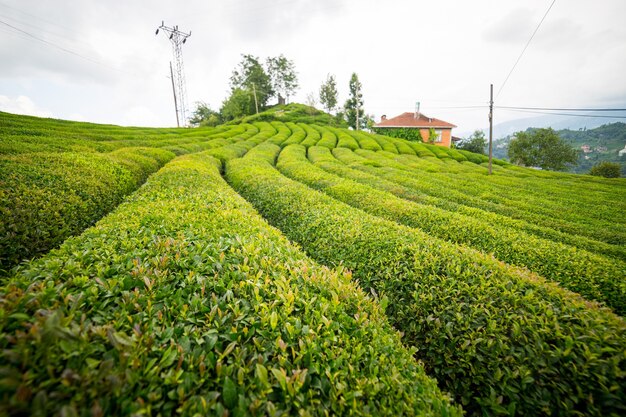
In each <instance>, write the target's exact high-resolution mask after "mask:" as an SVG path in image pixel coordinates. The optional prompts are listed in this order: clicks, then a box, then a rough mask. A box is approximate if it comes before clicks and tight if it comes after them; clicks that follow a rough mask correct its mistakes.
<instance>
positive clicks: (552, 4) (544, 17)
mask: <svg viewBox="0 0 626 417" xmlns="http://www.w3.org/2000/svg"><path fill="white" fill-rule="evenodd" d="M554 3H556V0H552V3H551V4H550V7H548V10H546V13H545V14H544V15H543V17H542V18H541V21H540V22H539V24H538V25H537V27H536V28H535V31H534V32H533V34H532V35H531V36H530V39H528V42H526V46H524V49H522V53H521V54H519V57H517V61H515V64H513V68H511V71H509V75H507V76H506V78H505V80H504V82H503V83H502V86H501V87H500V89H499V90H498V94H496V99H497V98H498V97H499V96H500V93H501V92H502V90H503V89H504V86H505V85H506V82H507V81H509V77H511V74H513V71H514V70H515V67H517V64H518V63H519V61H520V59H522V56H523V55H524V52H526V49H528V45H530V42H531V41H532V40H533V38H534V37H535V34H536V33H537V31H538V30H539V28H540V27H541V24H542V23H543V21H544V20H545V19H546V16H548V13H549V12H550V10H551V9H552V6H554Z"/></svg>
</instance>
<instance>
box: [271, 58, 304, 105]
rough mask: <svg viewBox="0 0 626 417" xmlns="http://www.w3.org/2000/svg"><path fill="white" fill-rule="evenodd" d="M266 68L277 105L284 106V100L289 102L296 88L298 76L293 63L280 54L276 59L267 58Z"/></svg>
mask: <svg viewBox="0 0 626 417" xmlns="http://www.w3.org/2000/svg"><path fill="white" fill-rule="evenodd" d="M266 66H267V74H268V75H269V78H270V83H271V85H272V90H273V91H274V93H275V94H276V96H277V99H278V104H285V100H286V102H289V96H291V95H293V93H295V91H296V89H297V88H298V74H297V72H296V67H295V65H294V63H293V61H290V60H288V59H287V58H285V57H284V56H283V54H280V55H279V56H278V57H270V58H267V60H266Z"/></svg>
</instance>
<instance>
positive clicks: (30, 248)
mask: <svg viewBox="0 0 626 417" xmlns="http://www.w3.org/2000/svg"><path fill="white" fill-rule="evenodd" d="M5 116H6V117H5ZM0 118H1V119H0V121H1V123H0V142H1V143H0V197H1V198H0V275H4V274H6V273H7V271H8V270H9V269H11V268H12V267H13V266H15V265H16V264H18V263H19V262H20V261H22V260H25V259H30V258H32V257H35V256H39V255H41V254H43V253H46V252H48V251H49V250H50V249H51V248H54V247H57V246H59V245H60V244H61V243H62V242H63V241H64V240H65V239H66V238H68V237H69V236H72V235H75V234H77V233H79V232H81V231H82V230H84V229H85V228H87V227H89V226H91V225H93V224H94V223H95V222H96V221H97V220H98V219H100V218H101V217H102V216H103V215H105V214H106V213H107V212H109V211H110V210H111V209H113V208H114V207H115V206H116V205H118V204H119V203H120V202H121V201H122V199H123V198H124V196H126V195H128V194H129V193H130V192H132V191H134V190H136V189H137V188H138V187H139V186H140V185H141V184H142V183H143V182H145V180H146V179H147V177H148V176H149V175H150V174H151V173H153V172H155V171H156V170H158V169H159V168H160V167H161V166H163V165H164V164H165V163H166V162H168V161H169V160H171V159H172V158H173V157H174V156H175V154H185V153H193V152H199V151H203V150H207V149H214V148H221V147H224V146H226V145H228V144H230V143H232V142H238V141H244V140H246V139H247V138H249V137H251V136H253V135H256V134H257V133H258V132H259V130H260V128H259V127H258V126H255V125H240V126H233V127H229V128H226V129H225V128H216V129H202V130H200V131H199V132H193V131H191V130H185V129H178V130H173V129H151V130H150V129H149V130H146V129H138V128H120V127H117V126H103V125H94V124H89V123H74V122H64V121H59V120H50V119H39V118H32V117H27V116H15V115H8V114H5V113H2V114H0ZM263 126H264V127H265V125H263ZM146 132H149V133H150V134H149V135H144V133H146Z"/></svg>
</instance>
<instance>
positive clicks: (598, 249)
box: [307, 148, 626, 261]
mask: <svg viewBox="0 0 626 417" xmlns="http://www.w3.org/2000/svg"><path fill="white" fill-rule="evenodd" d="M307 155H308V158H309V159H310V160H311V161H312V162H313V163H314V164H315V165H316V166H319V167H320V168H322V169H324V170H325V171H327V172H330V173H333V174H336V175H339V176H340V177H342V178H346V179H351V180H354V181H357V182H359V183H362V184H365V185H369V186H370V187H374V188H376V189H378V190H381V191H387V192H389V193H392V194H393V195H395V196H398V197H400V198H403V199H406V200H409V201H414V202H417V203H420V204H424V205H429V206H433V207H437V208H441V209H444V210H446V211H449V212H454V213H459V214H463V215H465V216H469V217H471V218H473V219H476V220H481V221H483V222H485V223H488V224H495V225H501V226H504V227H507V228H512V229H516V230H519V231H521V232H524V233H528V234H531V235H533V236H537V237H540V238H543V239H548V240H551V241H553V242H556V243H563V244H566V245H569V246H574V247H576V248H579V249H583V250H586V251H589V252H592V253H596V254H599V255H604V256H609V257H614V258H617V259H620V260H622V261H626V247H623V246H618V245H611V244H608V243H605V242H600V241H597V240H593V239H589V238H586V237H584V236H577V235H570V234H567V233H563V232H561V231H558V230H554V229H551V228H548V227H545V226H542V225H540V224H535V223H528V222H525V221H523V220H518V219H513V218H510V217H506V216H503V215H500V214H497V213H493V212H490V211H486V210H481V209H479V208H475V207H470V206H465V205H462V204H459V203H456V202H454V201H450V200H447V199H445V198H439V197H435V196H431V195H428V194H424V193H421V192H419V191H417V190H414V189H411V188H408V187H405V186H403V185H400V183H401V182H403V180H405V179H406V175H404V174H403V173H398V174H397V175H395V176H394V175H393V174H391V173H386V174H385V178H383V176H380V175H379V174H380V171H379V170H377V169H376V168H375V167H372V166H370V165H367V162H368V160H367V159H365V158H362V157H360V156H358V155H356V154H354V153H352V152H350V151H349V150H347V149H341V148H335V149H333V150H332V152H331V151H326V150H323V149H320V148H316V149H315V151H313V152H308V154H307ZM335 155H337V156H339V158H336V157H335ZM421 159H422V160H424V159H428V158H421ZM341 161H344V162H345V163H343V162H341ZM356 166H359V169H356ZM387 178H394V179H395V180H396V182H393V181H391V180H389V179H387Z"/></svg>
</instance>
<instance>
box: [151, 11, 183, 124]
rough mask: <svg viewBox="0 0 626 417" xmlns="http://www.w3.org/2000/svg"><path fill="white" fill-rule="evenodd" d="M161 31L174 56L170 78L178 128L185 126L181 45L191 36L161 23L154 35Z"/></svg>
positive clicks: (176, 27) (175, 27)
mask: <svg viewBox="0 0 626 417" xmlns="http://www.w3.org/2000/svg"><path fill="white" fill-rule="evenodd" d="M160 30H162V31H163V32H164V33H165V34H166V35H169V36H168V38H169V40H170V42H171V44H172V52H173V54H174V69H175V70H174V69H172V63H171V62H170V74H171V76H172V83H173V88H174V108H175V109H176V124H177V125H178V127H180V124H181V123H182V124H183V125H186V124H187V85H186V83H185V69H184V66H183V50H182V47H183V44H184V43H185V42H187V38H188V37H190V36H191V31H189V33H185V32H181V31H180V30H178V26H173V27H168V26H165V22H163V21H162V22H161V26H159V27H158V28H157V30H156V33H155V35H158V34H159V31H160Z"/></svg>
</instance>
